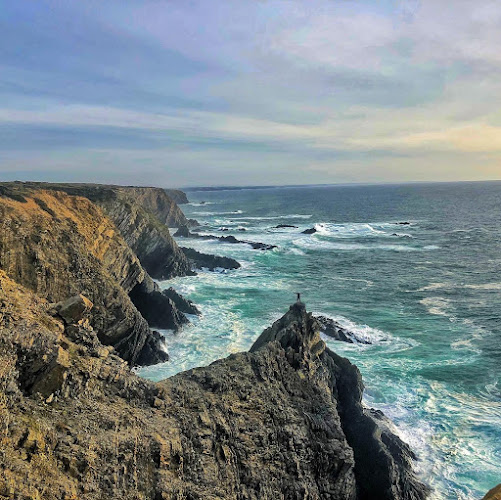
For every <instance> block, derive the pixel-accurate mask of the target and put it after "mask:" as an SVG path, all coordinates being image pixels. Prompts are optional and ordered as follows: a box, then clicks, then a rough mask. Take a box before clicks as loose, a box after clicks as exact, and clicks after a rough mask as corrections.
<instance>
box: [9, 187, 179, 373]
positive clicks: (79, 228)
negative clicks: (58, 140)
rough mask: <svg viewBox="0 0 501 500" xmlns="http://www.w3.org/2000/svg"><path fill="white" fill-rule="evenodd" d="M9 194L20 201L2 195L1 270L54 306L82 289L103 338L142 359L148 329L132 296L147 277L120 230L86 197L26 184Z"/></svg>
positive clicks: (133, 360) (131, 356)
mask: <svg viewBox="0 0 501 500" xmlns="http://www.w3.org/2000/svg"><path fill="white" fill-rule="evenodd" d="M11 193H14V196H16V197H18V199H14V198H12V197H9V196H5V195H4V196H1V197H0V221H1V222H0V224H1V231H0V269H3V270H4V271H5V272H6V273H7V274H8V275H9V276H10V277H11V278H12V279H13V280H15V281H16V282H18V283H20V284H22V285H24V286H26V287H27V288H29V289H30V290H32V291H33V292H35V293H36V294H37V295H39V296H40V297H43V298H45V299H47V300H48V301H49V302H52V303H56V302H61V301H66V300H67V299H68V298H70V297H74V296H77V295H79V294H83V295H84V296H85V297H86V298H87V299H88V300H89V301H90V302H92V304H93V307H92V311H91V313H90V322H91V325H92V326H93V328H94V329H95V331H96V333H97V335H98V337H99V339H100V341H101V342H102V343H103V344H106V345H112V346H114V347H115V349H116V350H117V352H118V353H119V354H120V356H122V358H123V359H124V360H126V361H127V362H129V363H130V364H131V365H134V364H137V362H138V359H139V358H141V359H142V360H143V362H145V360H146V359H147V357H146V356H144V355H142V354H141V351H142V349H143V348H144V346H145V345H146V344H147V343H148V342H149V338H150V337H151V335H152V332H151V330H150V328H149V326H148V323H147V321H146V320H145V319H144V317H143V316H142V315H141V314H140V312H139V311H138V310H137V308H136V307H135V305H134V303H133V302H132V300H131V298H130V296H129V294H130V293H131V291H132V290H133V289H134V288H135V287H136V286H138V285H140V284H142V283H143V282H145V281H150V282H151V278H149V276H148V274H147V273H146V271H145V270H144V268H143V267H142V265H141V263H140V261H139V259H138V258H137V256H136V255H135V254H134V252H133V251H132V250H131V249H130V247H129V246H128V245H127V243H126V242H125V240H124V238H123V237H122V234H121V233H120V231H118V230H117V227H116V226H115V225H114V224H113V222H112V221H111V220H110V219H109V218H108V217H107V216H106V215H105V214H104V213H103V212H102V210H101V209H100V208H98V207H97V206H96V205H95V204H93V203H91V202H90V201H89V200H88V199H87V198H83V197H78V196H69V195H68V194H66V193H63V192H59V191H49V190H32V189H29V188H26V187H23V189H22V191H21V190H17V191H16V190H14V191H11ZM21 198H22V200H23V201H21ZM183 257H184V254H183ZM162 297H163V296H162ZM163 298H164V302H165V303H167V302H169V301H168V299H167V298H165V297H163ZM73 306H75V307H76V306H78V304H73ZM61 307H63V306H61ZM64 307H66V306H64ZM149 345H150V348H149V349H148V350H149V351H151V343H150V344H149ZM157 360H158V358H157V357H153V358H152V359H151V363H154V362H157ZM148 363H149V362H148Z"/></svg>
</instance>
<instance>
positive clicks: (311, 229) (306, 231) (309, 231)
mask: <svg viewBox="0 0 501 500" xmlns="http://www.w3.org/2000/svg"><path fill="white" fill-rule="evenodd" d="M316 232H317V230H316V229H315V228H314V227H312V228H310V229H305V230H304V231H301V234H315V233H316Z"/></svg>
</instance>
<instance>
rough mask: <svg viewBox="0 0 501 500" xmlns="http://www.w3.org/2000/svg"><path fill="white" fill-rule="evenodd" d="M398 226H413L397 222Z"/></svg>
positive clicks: (408, 223)
mask: <svg viewBox="0 0 501 500" xmlns="http://www.w3.org/2000/svg"><path fill="white" fill-rule="evenodd" d="M397 224H398V225H400V226H410V225H411V223H410V222H397Z"/></svg>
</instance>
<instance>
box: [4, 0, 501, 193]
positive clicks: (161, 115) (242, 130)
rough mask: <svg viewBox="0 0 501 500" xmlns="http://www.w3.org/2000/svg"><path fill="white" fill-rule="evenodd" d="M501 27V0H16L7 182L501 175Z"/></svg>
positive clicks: (8, 14)
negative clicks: (22, 178)
mask: <svg viewBox="0 0 501 500" xmlns="http://www.w3.org/2000/svg"><path fill="white" fill-rule="evenodd" d="M500 21H501V6H499V3H498V2H494V1H489V0H481V1H479V2H469V1H468V2H467V1H464V0H457V1H456V2H454V4H453V5H452V4H451V3H450V2H446V1H443V0H435V1H433V2H432V1H431V0H423V1H420V2H418V1H417V0H413V1H410V0H409V1H405V2H404V1H400V2H393V1H389V0H388V1H383V2H377V3H375V2H368V1H362V0H361V1H358V2H337V1H336V2H334V1H331V0H311V1H309V2H305V1H300V0H287V1H286V0H269V1H266V2H255V1H250V0H240V1H236V0H230V1H228V2H222V1H215V2H205V1H195V0H194V1H191V2H180V1H161V2H159V1H156V0H155V1H152V0H147V1H141V2H139V1H135V0H127V1H125V2H123V1H121V2H118V1H115V0H110V1H109V2H105V3H104V4H103V3H102V2H100V3H97V2H96V1H95V0H88V1H87V2H78V3H77V2H56V1H55V0H37V1H36V2H35V1H31V0H26V1H25V2H14V1H8V2H7V3H6V6H5V9H3V11H2V14H1V16H0V28H1V29H2V36H3V43H2V44H1V47H0V102H3V103H4V104H3V106H0V160H1V161H0V176H2V174H3V175H4V176H6V175H9V176H10V175H13V174H12V172H13V171H15V169H16V168H18V170H19V171H20V172H30V171H32V172H33V173H34V175H35V173H36V175H43V172H44V171H45V172H46V173H47V175H48V176H49V175H50V176H55V177H57V176H58V175H60V176H65V178H67V179H73V180H88V178H89V176H93V179H92V180H96V179H98V178H99V179H107V181H109V182H119V181H120V178H123V179H125V178H127V179H128V180H127V182H130V183H133V182H134V179H137V182H142V179H143V175H144V172H147V173H149V174H151V173H152V172H153V173H154V178H156V179H159V180H160V179H163V181H162V182H171V183H175V184H177V185H179V184H188V183H190V184H203V183H210V184H238V183H240V182H242V183H250V184H255V183H267V182H269V183H290V182H292V181H291V179H295V180H294V181H293V182H299V183H301V182H313V181H314V182H337V181H339V182H341V181H342V182H346V181H347V180H351V181H358V182H363V181H377V180H381V181H385V182H387V181H389V180H394V181H400V180H412V179H416V180H417V179H419V180H423V179H424V178H426V176H428V178H429V179H430V180H433V179H437V180H438V179H440V180H445V179H451V180H453V179H467V178H469V177H470V178H476V179H477V178H479V176H480V178H499V177H501V169H500V168H499V165H500V159H501V151H500V144H501V140H500V139H501V133H500V131H501V112H499V111H498V110H497V108H496V106H495V105H494V104H493V103H495V101H496V98H497V96H498V95H500V92H501V83H500V82H501V78H500V76H501V74H500V73H501V66H500V63H501V61H500V58H501V56H500V52H499V50H498V47H499V46H500V44H501V32H500V31H499V30H498V29H497V28H498V26H499V22H500ZM458 163H460V164H461V166H460V167H458ZM429 165H433V168H430V167H429ZM56 167H57V168H56ZM44 169H45V170H44ZM103 169H106V172H103ZM23 175H25V174H23ZM26 175H28V174H26ZM482 176H483V177H482ZM281 179H283V180H281ZM301 179H303V180H302V181H301ZM52 180H57V179H54V178H53V179H52ZM202 181H203V182H202Z"/></svg>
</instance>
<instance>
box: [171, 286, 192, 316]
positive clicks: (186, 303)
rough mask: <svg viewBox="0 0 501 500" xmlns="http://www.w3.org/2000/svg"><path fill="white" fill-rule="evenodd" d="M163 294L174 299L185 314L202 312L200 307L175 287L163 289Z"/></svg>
mask: <svg viewBox="0 0 501 500" xmlns="http://www.w3.org/2000/svg"><path fill="white" fill-rule="evenodd" d="M162 294H163V295H165V296H166V297H168V298H169V299H170V300H172V302H174V304H175V305H176V307H177V308H178V310H179V311H181V312H183V313H185V314H196V315H199V314H200V311H199V310H198V307H197V306H196V305H195V304H194V303H193V302H192V301H191V300H189V299H187V298H185V297H183V296H182V295H181V294H180V293H177V292H176V290H174V288H172V287H169V288H167V289H165V290H162Z"/></svg>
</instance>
